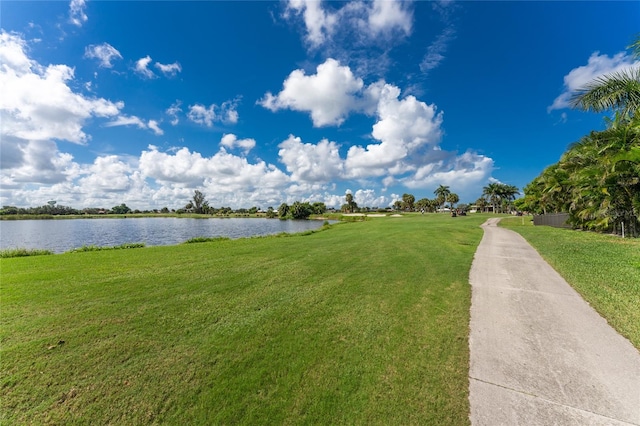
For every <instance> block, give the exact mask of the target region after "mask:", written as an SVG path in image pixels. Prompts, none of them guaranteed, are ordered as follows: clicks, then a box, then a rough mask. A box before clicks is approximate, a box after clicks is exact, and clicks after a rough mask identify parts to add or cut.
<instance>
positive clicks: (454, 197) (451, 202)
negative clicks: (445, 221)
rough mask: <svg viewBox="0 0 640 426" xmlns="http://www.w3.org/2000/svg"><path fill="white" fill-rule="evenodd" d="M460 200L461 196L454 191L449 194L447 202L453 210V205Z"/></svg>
mask: <svg viewBox="0 0 640 426" xmlns="http://www.w3.org/2000/svg"><path fill="white" fill-rule="evenodd" d="M459 201H460V197H459V196H458V194H456V193H454V192H452V193H451V194H449V195H447V202H448V203H449V208H450V209H451V210H453V206H454V205H455V204H458V202H459Z"/></svg>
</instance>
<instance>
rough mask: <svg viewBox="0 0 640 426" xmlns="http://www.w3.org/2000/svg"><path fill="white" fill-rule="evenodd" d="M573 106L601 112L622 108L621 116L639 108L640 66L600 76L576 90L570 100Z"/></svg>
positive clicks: (628, 114) (626, 115) (632, 112)
mask: <svg viewBox="0 0 640 426" xmlns="http://www.w3.org/2000/svg"><path fill="white" fill-rule="evenodd" d="M570 104H571V106H572V107H574V108H579V109H582V110H585V111H589V110H592V111H595V112H602V111H605V110H608V109H617V110H622V112H623V116H625V117H629V116H630V115H635V113H636V111H638V110H640V67H639V66H636V67H631V68H628V69H625V70H622V71H618V72H614V73H610V74H606V75H603V76H600V77H598V78H596V79H595V80H593V81H592V82H590V83H588V84H587V85H586V86H584V87H583V88H582V89H580V90H578V91H577V92H576V93H575V94H574V95H573V96H572V97H571V100H570Z"/></svg>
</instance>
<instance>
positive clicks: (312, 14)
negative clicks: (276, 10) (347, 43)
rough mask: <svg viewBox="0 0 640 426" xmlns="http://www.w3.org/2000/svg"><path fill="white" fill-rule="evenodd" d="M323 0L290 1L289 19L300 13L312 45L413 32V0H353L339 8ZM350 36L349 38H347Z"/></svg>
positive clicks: (371, 41) (361, 41) (370, 40)
mask: <svg viewBox="0 0 640 426" xmlns="http://www.w3.org/2000/svg"><path fill="white" fill-rule="evenodd" d="M325 5H326V3H325V2H323V1H320V0H289V2H288V3H287V7H286V10H285V13H284V17H285V18H286V19H291V18H292V17H294V16H301V17H302V19H303V22H304V26H305V30H306V31H305V41H306V42H307V44H308V45H309V46H310V47H311V48H318V47H321V46H323V45H331V44H333V42H334V38H351V41H352V42H354V41H355V42H356V43H358V44H375V43H377V42H379V41H380V39H381V38H389V37H390V36H392V35H394V34H400V35H401V36H407V35H409V34H411V30H412V25H413V12H412V10H411V8H410V2H406V1H397V0H374V1H372V2H369V1H353V2H349V3H344V5H342V7H340V8H337V9H336V8H334V9H332V8H330V7H325ZM347 36H348V37H347Z"/></svg>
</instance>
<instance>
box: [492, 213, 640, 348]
mask: <svg viewBox="0 0 640 426" xmlns="http://www.w3.org/2000/svg"><path fill="white" fill-rule="evenodd" d="M500 225H501V226H504V227H505V228H509V229H512V230H513V231H516V232H518V233H519V234H520V235H522V236H523V237H524V238H525V239H526V240H527V241H528V242H529V243H530V244H531V245H532V246H533V247H534V248H535V249H536V250H537V251H538V252H539V253H540V255H541V256H542V257H543V258H544V259H545V260H546V261H547V262H548V263H549V264H550V265H551V266H552V267H553V268H554V269H555V270H556V271H558V273H559V274H560V275H562V276H563V277H564V278H565V279H566V280H567V282H568V283H569V284H571V286H572V287H573V288H574V289H576V291H578V293H580V295H581V296H582V297H583V298H584V299H585V300H586V301H587V302H588V303H589V304H590V305H591V306H592V307H593V308H594V309H595V310H596V311H598V312H599V313H600V315H602V316H603V317H604V318H605V319H606V320H607V321H608V322H609V324H610V325H611V326H612V327H613V328H614V329H616V330H617V331H618V332H619V333H620V334H621V335H623V336H624V337H626V338H627V339H629V341H630V342H631V343H632V344H633V345H634V346H635V347H636V348H638V349H640V309H638V307H640V239H629V238H627V239H622V238H620V237H619V236H615V235H607V234H598V233H595V232H585V231H574V230H569V229H558V228H552V227H550V226H533V225H532V224H531V222H530V220H529V219H528V218H525V219H523V218H505V219H502V220H501V221H500Z"/></svg>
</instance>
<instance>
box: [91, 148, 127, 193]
mask: <svg viewBox="0 0 640 426" xmlns="http://www.w3.org/2000/svg"><path fill="white" fill-rule="evenodd" d="M132 171H133V170H132V167H131V166H130V165H129V164H127V163H125V162H124V161H122V160H121V159H120V158H119V157H118V156H116V155H108V156H103V157H98V158H96V159H95V161H94V162H93V164H92V165H90V166H89V167H88V168H87V170H86V171H85V173H86V174H87V175H86V176H85V177H83V178H81V179H80V180H79V184H80V186H81V187H84V188H91V189H92V190H93V192H94V193H102V192H124V191H127V190H129V189H131V185H132V177H131V174H132Z"/></svg>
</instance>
